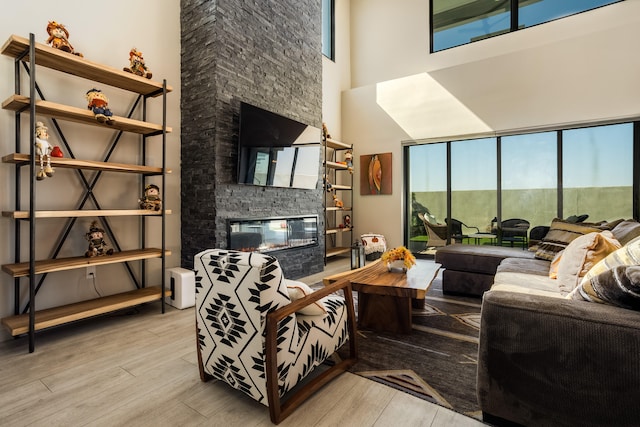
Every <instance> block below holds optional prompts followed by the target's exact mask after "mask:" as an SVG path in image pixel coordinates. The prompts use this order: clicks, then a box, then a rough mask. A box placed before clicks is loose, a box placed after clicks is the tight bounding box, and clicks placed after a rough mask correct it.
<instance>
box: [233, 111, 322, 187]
mask: <svg viewBox="0 0 640 427" xmlns="http://www.w3.org/2000/svg"><path fill="white" fill-rule="evenodd" d="M321 137H322V132H321V130H320V129H319V128H317V127H314V126H309V125H305V124H304V123H300V122H298V121H296V120H293V119H290V118H287V117H284V116H281V115H279V114H276V113H273V112H271V111H267V110H264V109H262V108H259V107H256V106H253V105H251V104H247V103H245V102H242V103H241V104H240V130H239V134H238V183H240V184H249V185H263V186H271V187H289V188H306V189H315V188H316V187H317V185H318V173H319V169H320V140H321Z"/></svg>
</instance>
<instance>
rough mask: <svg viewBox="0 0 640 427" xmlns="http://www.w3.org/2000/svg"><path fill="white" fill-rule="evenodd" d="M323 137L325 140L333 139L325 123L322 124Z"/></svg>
mask: <svg viewBox="0 0 640 427" xmlns="http://www.w3.org/2000/svg"><path fill="white" fill-rule="evenodd" d="M322 136H323V137H324V139H325V140H326V139H330V138H331V135H329V129H327V124H326V123H324V122H323V123H322Z"/></svg>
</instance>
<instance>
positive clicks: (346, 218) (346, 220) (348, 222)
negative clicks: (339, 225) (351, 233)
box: [342, 214, 351, 228]
mask: <svg viewBox="0 0 640 427" xmlns="http://www.w3.org/2000/svg"><path fill="white" fill-rule="evenodd" d="M342 222H343V223H344V226H345V227H346V228H351V215H349V214H347V215H345V216H343V217H342Z"/></svg>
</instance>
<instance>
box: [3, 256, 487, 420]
mask: <svg viewBox="0 0 640 427" xmlns="http://www.w3.org/2000/svg"><path fill="white" fill-rule="evenodd" d="M340 263H342V264H340ZM344 265H346V266H347V268H348V262H347V263H346V264H345V263H344V262H343V261H340V260H339V261H336V263H335V264H334V263H330V265H328V266H327V269H326V270H325V272H324V273H322V274H319V275H314V276H310V277H308V278H305V279H303V281H305V282H307V283H309V284H311V283H315V282H317V281H319V280H320V279H321V278H322V277H323V276H324V275H327V274H332V273H334V272H338V271H339V270H340V269H343V268H344ZM194 316H195V315H194V311H193V309H192V308H191V309H185V310H177V309H174V308H173V307H170V306H167V311H166V313H165V314H164V315H163V314H161V313H160V306H159V302H154V303H149V304H147V305H144V306H141V307H138V308H137V309H130V310H128V311H124V312H118V313H114V314H112V315H106V316H102V317H98V318H95V319H90V320H87V321H82V322H78V323H76V324H71V325H66V326H64V327H60V328H55V329H51V330H47V331H43V332H40V333H38V334H37V335H36V351H35V353H31V354H29V353H28V351H27V340H26V338H25V337H21V338H18V339H15V340H10V341H5V342H3V343H0V425H2V426H47V427H52V426H124V425H127V426H154V427H157V426H270V425H272V424H271V422H270V420H269V412H268V410H267V408H266V407H265V406H263V405H261V404H259V403H257V402H255V401H253V400H252V399H250V398H249V397H246V396H245V395H244V394H242V393H240V392H238V391H236V390H233V389H231V388H230V387H229V386H227V385H225V384H224V383H220V382H215V381H210V382H207V383H203V382H201V381H200V378H199V375H198V368H197V362H196V353H195V330H194ZM280 425H281V426H337V425H340V426H462V427H466V426H470V427H471V426H481V425H483V424H482V423H480V422H478V421H476V420H474V419H471V418H468V417H465V416H463V415H460V414H457V413H455V412H452V411H450V410H447V409H445V408H442V407H440V406H437V405H433V404H430V403H428V402H425V401H424V400H421V399H418V398H415V397H412V396H410V395H408V394H406V393H402V392H400V391H396V390H394V389H391V388H389V387H387V386H384V385H381V384H378V383H375V382H372V381H370V380H367V379H365V378H362V377H359V376H357V375H354V374H351V373H346V374H344V375H342V376H340V377H339V378H338V379H336V380H334V381H333V382H332V383H330V384H329V385H328V386H326V387H325V388H323V389H322V390H320V392H318V393H316V394H315V395H314V396H313V397H312V398H311V399H310V400H309V401H307V402H306V403H305V404H304V406H302V407H301V408H299V409H298V411H296V412H295V413H294V414H293V415H291V416H290V417H289V418H287V419H286V420H285V421H284V422H282V423H281V424H280Z"/></svg>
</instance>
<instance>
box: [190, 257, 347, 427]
mask: <svg viewBox="0 0 640 427" xmlns="http://www.w3.org/2000/svg"><path fill="white" fill-rule="evenodd" d="M194 268H195V270H196V333H197V353H198V365H199V368H200V378H201V379H202V381H207V380H209V379H211V378H215V379H218V380H221V381H224V382H226V383H227V384H229V385H231V386H232V387H234V388H236V389H238V390H240V391H242V392H244V393H246V394H248V395H249V396H251V397H252V398H253V399H255V400H257V401H258V402H260V403H262V404H264V405H266V406H268V407H269V413H270V416H271V421H272V422H274V423H276V424H278V423H279V422H280V421H282V420H283V419H285V418H286V417H287V416H288V415H290V414H291V413H292V412H293V411H294V410H295V409H296V407H297V406H299V405H300V404H301V403H303V402H304V400H306V399H307V398H308V397H309V396H311V394H312V393H314V392H315V391H317V390H318V389H320V387H322V386H323V385H324V384H326V383H328V382H329V381H330V380H332V379H333V378H335V377H336V376H338V375H339V374H341V373H342V372H344V371H346V370H347V369H348V368H349V367H350V366H351V365H353V364H354V363H355V362H356V360H357V354H356V341H355V340H356V335H355V332H356V330H355V313H354V308H353V296H352V293H351V284H350V283H349V282H348V281H346V280H342V281H339V282H336V283H334V284H332V285H331V286H327V287H324V288H322V289H319V290H317V291H315V292H313V293H311V294H309V295H306V296H304V297H302V298H301V299H298V300H297V301H294V302H292V301H291V299H290V298H289V294H288V291H287V286H286V284H285V280H284V278H283V276H282V270H281V269H280V265H279V263H278V261H277V260H276V259H275V258H273V257H271V256H268V255H263V254H258V253H250V252H237V251H231V250H222V249H209V250H205V251H203V252H200V253H199V254H197V255H196V256H195V259H194ZM338 290H342V291H343V292H344V298H343V297H341V296H338V295H332V294H334V293H335V292H336V291H338ZM318 301H320V302H321V303H322V305H323V306H324V307H325V310H326V313H325V314H314V315H306V314H300V313H299V311H300V310H302V309H303V308H304V307H307V306H309V305H312V304H315V303H316V302H318ZM347 339H348V341H349V348H350V356H349V358H347V359H344V360H342V361H339V362H336V363H335V364H334V365H333V366H331V367H329V368H328V369H326V370H323V372H322V373H320V374H317V373H316V375H314V376H312V377H313V378H312V379H310V381H308V382H307V383H306V384H305V385H304V386H302V387H299V388H297V389H296V392H295V396H287V397H288V399H287V400H286V402H285V403H284V404H282V403H281V400H280V399H281V398H282V397H283V396H284V395H285V393H287V392H288V391H290V390H291V389H292V388H293V387H294V386H295V385H296V384H298V383H299V382H300V381H301V380H302V379H303V378H305V377H306V376H307V375H309V374H310V373H311V372H312V371H313V369H314V368H316V367H317V366H319V365H320V364H322V363H323V362H324V361H325V360H327V359H328V358H329V357H330V356H331V355H332V354H333V353H334V352H335V351H336V350H337V349H338V348H340V347H341V346H342V345H343V344H344V343H345V342H346V341H347ZM310 378H311V377H310ZM290 394H291V393H290Z"/></svg>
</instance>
